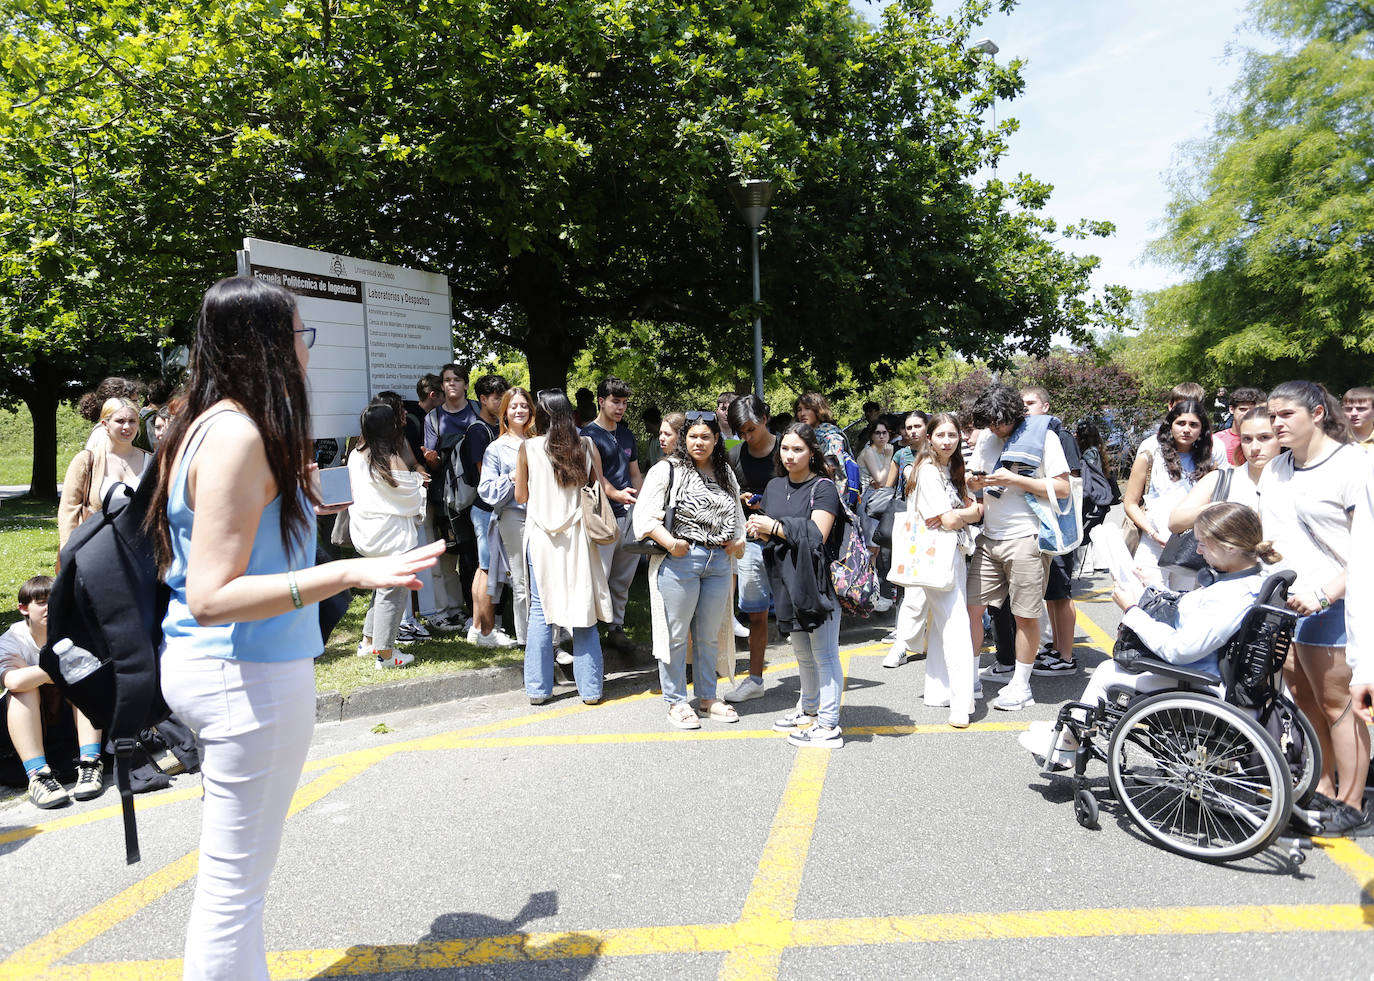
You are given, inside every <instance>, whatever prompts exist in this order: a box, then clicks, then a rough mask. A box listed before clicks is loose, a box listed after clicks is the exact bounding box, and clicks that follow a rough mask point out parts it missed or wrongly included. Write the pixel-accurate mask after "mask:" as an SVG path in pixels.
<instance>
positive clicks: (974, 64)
mask: <svg viewBox="0 0 1374 981" xmlns="http://www.w3.org/2000/svg"><path fill="white" fill-rule="evenodd" d="M0 4H3V5H4V9H5V10H6V11H7V12H6V14H5V17H6V23H7V24H8V25H9V27H10V28H11V30H10V36H11V37H14V38H18V39H21V40H22V42H23V43H22V45H19V46H16V47H10V48H7V49H6V52H5V53H4V54H0V66H3V70H2V71H0V87H2V90H0V154H2V155H3V156H2V157H0V172H4V171H6V170H9V169H10V167H11V166H12V164H11V161H13V160H16V159H21V158H24V159H27V158H26V155H34V154H36V155H38V156H40V157H42V158H44V159H54V160H58V161H59V163H58V164H53V165H52V166H50V167H48V168H47V169H46V170H44V169H42V168H39V169H38V170H35V169H34V168H33V167H32V166H29V165H28V164H25V166H24V167H22V168H19V169H18V170H17V171H15V172H16V173H18V174H19V176H18V177H17V178H16V179H15V180H14V181H12V182H11V183H10V184H8V185H6V187H5V195H6V197H5V203H4V208H5V211H6V213H7V214H10V213H12V215H13V216H16V221H15V222H14V225H15V229H16V230H15V233H14V234H13V235H9V236H7V238H6V249H7V254H12V255H14V256H16V257H17V258H15V259H14V260H13V261H15V262H16V263H20V264H23V263H29V264H30V265H32V262H31V260H32V257H33V254H34V252H35V250H36V249H37V248H39V245H35V244H34V243H40V244H41V243H42V242H44V241H46V240H47V238H48V237H50V236H51V234H52V229H51V228H50V226H51V225H52V222H53V215H54V214H55V212H53V210H52V204H51V203H50V202H56V201H57V200H58V198H59V197H60V195H59V194H58V189H59V188H60V187H62V186H64V185H62V179H66V180H67V181H68V185H67V186H69V187H71V188H74V189H75V190H74V193H75V194H77V195H78V196H80V197H81V198H82V200H83V201H86V202H88V207H89V209H90V211H91V213H92V217H91V218H89V219H86V220H85V224H86V226H88V227H86V228H83V227H82V225H83V223H82V222H78V223H77V227H76V228H74V229H73V234H74V235H75V236H81V235H83V233H84V245H83V249H84V253H83V256H82V257H81V258H79V259H74V260H73V261H72V262H71V263H70V265H69V275H68V280H70V279H71V278H72V277H76V278H78V279H79V278H80V277H82V276H85V277H87V278H88V280H92V281H94V280H95V279H98V280H100V283H99V285H98V287H97V288H95V289H93V290H91V291H90V294H93V295H94V299H95V301H96V302H94V303H93V304H91V305H89V306H86V305H83V304H79V303H77V302H75V300H74V299H72V298H67V297H64V296H62V295H60V294H59V293H57V292H54V293H52V294H51V301H52V302H53V303H54V304H56V305H57V307H58V308H59V309H61V310H63V311H65V312H66V314H67V315H68V316H73V317H76V318H77V319H78V321H79V322H80V323H82V324H84V327H85V329H87V330H93V329H94V328H95V327H96V326H97V325H99V326H100V327H101V329H103V330H106V331H110V332H112V333H113V334H114V336H120V337H127V336H129V335H130V334H131V333H132V334H133V335H135V336H140V332H142V334H144V335H148V334H153V335H156V334H160V333H166V332H167V331H168V330H171V329H173V328H174V327H175V326H176V325H177V324H184V323H185V321H186V317H187V315H188V314H189V312H190V310H192V309H193V307H194V298H195V296H196V295H197V293H198V292H199V291H200V290H203V289H204V287H205V286H206V285H207V284H208V283H209V282H211V281H212V280H213V279H214V278H216V277H218V276H220V275H223V274H225V273H226V272H228V271H230V270H231V266H230V256H231V255H232V250H233V249H234V248H236V247H237V246H238V244H239V240H240V239H241V238H242V237H243V236H245V235H251V236H255V237H260V238H268V239H276V240H280V241H285V242H290V243H294V244H299V245H303V246H307V247H317V248H327V249H330V250H335V251H341V252H349V253H352V254H356V255H360V256H368V257H371V258H376V259H379V260H384V261H394V262H403V263H409V264H414V265H419V266H424V267H427V268H431V269H436V270H438V271H440V272H443V273H444V274H445V275H447V276H448V277H449V280H450V282H451V284H452V287H453V292H454V300H455V308H456V310H455V316H456V318H457V319H458V321H459V324H458V328H457V330H458V336H459V337H461V338H464V339H466V338H472V339H474V340H476V341H477V342H479V343H481V344H483V345H492V344H495V345H500V346H504V347H506V348H513V349H516V350H519V351H521V352H523V353H524V354H525V356H526V357H527V358H528V361H529V366H530V375H531V379H532V382H533V384H534V385H536V386H537V387H538V386H545V385H555V384H560V383H561V382H562V381H563V380H564V377H565V376H566V372H567V370H568V367H569V365H570V364H571V363H572V360H573V358H574V357H575V356H576V355H577V354H578V352H580V351H583V350H584V349H586V348H587V346H588V345H589V343H591V342H592V341H593V339H597V340H598V343H599V344H603V345H605V344H610V346H612V347H616V346H618V347H619V348H620V349H621V350H629V351H634V352H636V353H639V354H641V355H642V356H644V357H646V358H650V359H652V360H653V362H654V363H656V364H660V365H661V366H662V367H663V369H664V370H665V371H673V372H680V373H684V375H685V376H686V377H698V378H708V377H712V376H713V375H715V374H718V373H719V366H720V365H721V364H739V365H747V363H748V359H749V353H748V337H749V331H748V328H747V324H748V320H749V319H750V317H751V313H752V311H751V310H750V309H749V307H750V304H749V302H748V295H749V294H748V285H747V284H748V250H747V241H748V239H747V231H746V230H745V228H744V226H743V224H742V222H741V221H740V219H739V218H738V217H737V216H736V215H735V213H734V210H733V208H732V206H731V203H730V199H729V196H728V192H727V186H728V184H729V183H730V182H731V181H732V180H735V179H738V178H740V177H754V178H768V179H771V180H773V181H774V182H775V184H776V185H777V187H778V192H777V197H776V198H775V201H774V208H773V210H772V212H771V213H770V215H769V218H768V221H767V223H766V225H765V229H764V236H763V242H764V247H763V292H764V297H765V309H764V315H765V329H766V333H767V337H768V342H769V348H770V352H771V357H772V359H773V362H774V364H775V365H780V364H785V363H795V362H799V361H803V360H805V361H808V362H809V363H810V364H811V365H812V366H814V367H815V368H816V370H817V371H819V372H820V373H821V374H822V375H823V376H834V375H835V374H836V373H837V372H838V371H839V370H840V369H841V368H842V367H844V368H846V369H848V370H849V371H850V372H852V374H853V375H854V377H857V378H859V379H863V378H866V377H871V376H872V375H874V374H881V373H883V372H884V371H888V370H890V367H891V365H892V364H895V363H897V362H899V361H901V360H902V359H904V358H906V357H907V356H909V355H910V354H911V353H912V352H913V351H933V352H938V351H945V350H949V351H957V352H960V353H964V354H968V355H974V356H984V357H991V358H994V359H1006V358H1007V357H1009V356H1010V355H1012V354H1013V353H1015V351H1016V350H1018V349H1021V350H1026V351H1031V352H1043V351H1044V350H1046V349H1047V348H1048V345H1049V342H1050V339H1051V337H1052V336H1054V335H1055V334H1056V333H1059V334H1067V335H1070V336H1072V337H1075V338H1082V337H1083V336H1084V332H1085V329H1086V328H1087V327H1088V326H1096V325H1099V324H1101V323H1103V322H1110V321H1112V320H1113V319H1114V318H1115V317H1116V316H1117V315H1118V313H1119V311H1120V304H1121V295H1120V293H1119V291H1107V292H1106V293H1105V294H1104V295H1103V296H1100V297H1094V296H1091V295H1090V293H1089V285H1088V277H1089V275H1090V273H1091V271H1092V269H1093V268H1094V265H1095V260H1093V259H1091V258H1080V257H1075V256H1071V255H1069V254H1067V253H1065V252H1063V251H1061V250H1059V249H1057V248H1056V247H1055V246H1054V245H1053V242H1052V239H1053V238H1054V237H1055V236H1057V235H1059V234H1068V235H1099V234H1107V233H1109V232H1110V230H1111V229H1110V226H1109V225H1106V224H1104V223H1095V222H1083V223H1081V224H1080V225H1077V226H1074V227H1072V228H1068V229H1059V228H1057V227H1056V226H1055V225H1054V223H1053V222H1052V221H1050V220H1049V219H1047V218H1046V217H1044V215H1043V214H1042V213H1041V208H1042V206H1043V205H1044V203H1045V200H1046V199H1047V196H1048V194H1049V190H1050V189H1049V187H1048V185H1045V184H1043V183H1041V182H1038V181H1036V180H1035V179H1033V178H1031V177H1030V176H1028V175H1019V176H1018V177H1017V178H1016V179H1014V180H1010V181H1001V180H997V179H996V178H993V179H990V180H983V179H981V178H979V176H978V175H979V174H980V173H985V172H986V171H987V169H989V165H990V164H991V163H993V162H994V161H995V160H996V159H997V157H998V155H999V154H1000V153H1001V152H1002V150H1003V149H1004V147H1005V141H1006V139H1007V138H1008V136H1009V134H1010V132H1012V130H1013V129H1014V124H1012V123H1010V122H1006V121H1004V122H1003V124H1002V125H1001V126H1000V127H998V128H996V129H992V128H990V127H989V126H988V125H987V124H986V123H985V116H986V115H987V114H988V113H987V110H988V109H989V107H990V106H991V104H992V102H993V101H994V100H1009V99H1012V98H1014V97H1015V95H1016V94H1017V93H1018V92H1019V91H1020V90H1021V87H1022V84H1023V83H1022V79H1021V75H1020V70H1019V68H1020V66H1019V64H1018V63H1016V62H1014V61H1013V62H1009V63H999V62H997V61H994V60H992V59H988V58H982V57H979V56H978V55H977V54H976V53H970V52H968V50H967V42H968V38H969V34H970V32H971V31H972V30H973V29H974V28H975V27H976V26H977V24H978V23H979V22H980V20H981V19H982V18H983V17H985V16H986V14H987V12H988V11H989V9H990V7H991V4H990V3H989V2H987V0H966V3H965V4H964V6H963V7H962V8H961V10H960V11H959V12H958V13H957V14H956V15H955V16H952V17H944V18H941V17H936V16H934V15H933V14H932V12H931V4H930V2H929V0H903V2H898V3H895V4H893V5H891V6H890V7H888V8H887V9H886V10H885V11H884V12H883V15H882V19H881V22H880V23H878V24H876V25H868V24H865V23H864V22H862V21H861V20H860V19H859V18H857V17H856V16H855V15H854V13H853V11H852V10H851V8H850V7H849V5H848V4H847V3H846V2H842V0H777V2H773V3H769V4H754V3H748V2H746V3H738V2H724V0H712V2H696V3H687V2H674V0H558V2H554V0H483V2H478V3H472V4H410V5H396V4H389V3H382V2H380V0H317V2H306V3H287V2H283V0H214V2H211V0H146V2H140V3H134V2H132V0H87V2H86V3H83V4H68V3H60V2H56V0H0ZM999 5H1000V6H1002V7H1006V6H1009V5H1010V3H1009V0H1003V2H1002V3H1000V4H999ZM24 46H27V48H25V47H24ZM21 106H22V108H20V107H21ZM73 106H78V107H79V108H80V109H81V113H82V115H83V117H84V118H85V122H84V123H83V124H82V125H81V126H80V127H79V129H80V130H81V133H80V134H78V133H76V132H74V131H72V130H70V129H64V128H63V126H64V124H63V123H62V122H61V121H62V120H64V119H66V118H67V117H68V116H69V115H70V114H71V109H72V107H73ZM21 113H22V114H27V115H25V116H24V117H23V118H20V114H21ZM34 120H40V121H46V122H45V123H44V124H43V125H41V126H40V125H39V124H38V123H35V122H34ZM80 140H86V141H87V142H88V143H89V142H90V141H92V140H94V142H95V146H94V148H93V149H88V150H74V149H73V147H74V146H75V145H76V144H77V143H79V142H80ZM25 144H27V145H25ZM83 154H84V156H82V155H83ZM78 156H81V157H82V161H81V164H80V166H76V167H68V168H67V169H66V170H65V171H63V170H62V167H61V166H60V162H62V161H68V160H70V159H72V158H74V157H78ZM60 178H62V179H60ZM33 186H39V187H43V188H47V191H48V192H51V193H49V194H48V196H47V198H46V199H44V200H43V201H39V200H38V199H37V198H33V197H27V198H26V197H25V195H27V194H31V193H32V187H33ZM12 201H13V202H18V203H17V204H11V202H12ZM18 219H22V221H20V220H18ZM26 234H27V237H25V235H26ZM59 241H68V239H65V238H62V239H59ZM36 286H37V288H38V289H40V290H42V289H44V288H47V287H49V286H51V282H50V281H49V279H48V278H47V277H46V276H42V275H40V276H39V277H38V279H37V280H36ZM88 295H89V294H88ZM121 297H124V298H127V299H129V300H131V301H133V302H122V301H121V300H120V298H121ZM17 316H18V314H17V313H15V312H14V311H10V312H7V313H6V315H5V318H4V321H3V329H6V330H10V329H11V327H12V325H13V324H16V323H18V322H19V321H18V319H16V318H17ZM150 320H152V321H155V322H154V323H152V324H150V323H149V321H150ZM631 325H640V326H638V327H636V328H635V329H631ZM646 333H647V334H648V339H647V342H642V341H641V338H643V337H644V335H645V334H646ZM608 338H609V340H608ZM18 349H19V348H16V350H18Z"/></svg>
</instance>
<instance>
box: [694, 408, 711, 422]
mask: <svg viewBox="0 0 1374 981" xmlns="http://www.w3.org/2000/svg"><path fill="white" fill-rule="evenodd" d="M715 417H716V414H715V413H714V412H710V411H705V410H700V409H698V410H695V411H692V412H689V413H687V421H688V422H705V421H706V420H707V419H714V418H715Z"/></svg>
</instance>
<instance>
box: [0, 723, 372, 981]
mask: <svg viewBox="0 0 1374 981" xmlns="http://www.w3.org/2000/svg"><path fill="white" fill-rule="evenodd" d="M370 752H372V753H373V755H374V756H375V758H373V759H365V760H360V761H358V762H356V763H354V764H353V765H352V766H346V767H339V768H338V769H335V770H331V771H330V772H328V773H326V774H325V775H324V776H322V777H317V778H316V779H314V780H312V781H311V782H310V783H308V784H306V785H305V786H304V787H301V788H300V789H298V790H297V791H296V793H295V795H294V796H293V797H292V799H291V807H290V809H289V810H288V811H287V816H288V817H290V816H291V815H293V814H296V813H297V812H299V811H300V810H301V809H302V808H305V807H309V806H310V805H311V804H313V803H315V802H316V801H318V800H319V799H320V798H321V797H323V796H324V795H325V794H327V793H329V792H330V791H331V790H334V789H336V788H338V787H339V786H341V785H342V784H344V783H346V782H347V781H349V780H352V779H353V778H354V777H356V776H357V775H358V774H360V773H362V772H363V771H365V770H367V769H368V768H369V767H371V766H372V765H373V764H374V763H376V762H377V761H378V760H380V759H382V758H384V755H385V754H379V753H378V751H376V750H373V751H370ZM197 854H198V852H196V851H192V852H188V853H187V854H185V855H183V856H182V857H181V858H179V859H176V860H175V861H173V862H171V863H170V864H168V865H165V866H163V867H162V868H161V869H159V870H157V871H156V872H154V873H152V874H151V875H149V876H147V877H145V878H143V879H140V880H139V881H138V882H136V883H134V884H133V885H132V886H129V887H128V888H127V889H125V890H124V891H122V892H120V893H117V894H116V895H114V896H112V897H111V898H110V899H107V900H105V902H103V903H99V904H98V905H96V906H95V907H93V908H92V909H90V910H88V911H86V912H85V913H82V914H81V915H80V916H77V917H76V918H75V919H73V920H70V921H69V922H67V923H65V924H63V925H62V926H60V927H58V928H57V929H56V930H53V931H52V932H51V933H49V934H47V935H46V936H44V937H40V938H39V939H38V940H35V941H34V942H33V943H31V944H29V945H28V946H26V947H23V948H21V949H19V950H18V951H16V952H15V953H14V954H12V955H11V956H10V957H8V958H7V959H6V960H4V961H3V962H0V977H8V976H11V975H10V973H9V972H11V971H15V972H18V973H16V974H15V975H14V976H16V977H24V976H28V975H29V974H41V973H43V972H44V971H45V970H46V969H47V968H49V967H51V966H52V965H53V964H54V963H55V962H56V961H58V960H61V959H62V958H63V957H66V956H67V955H68V954H70V953H72V952H73V951H75V950H77V949H79V948H81V947H83V946H85V945H86V944H88V943H90V942H91V941H92V940H94V939H95V938H96V937H98V936H100V935H101V934H103V933H105V932H106V931H107V930H111V929H113V928H114V927H116V926H118V925H119V924H120V923H122V922H124V921H125V920H127V919H128V918H129V917H131V916H133V915H134V914H135V913H138V912H139V911H141V910H142V909H144V908H145V907H147V906H148V905H149V904H150V903H152V902H154V901H155V900H157V899H160V898H161V897H163V896H165V895H166V894H167V893H169V892H171V891H172V890H173V889H175V888H177V887H178V886H180V885H183V884H185V883H186V882H188V881H189V880H190V879H191V878H192V877H193V876H194V875H195V874H196V866H197V864H198V863H197Z"/></svg>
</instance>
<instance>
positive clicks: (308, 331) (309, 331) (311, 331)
mask: <svg viewBox="0 0 1374 981" xmlns="http://www.w3.org/2000/svg"><path fill="white" fill-rule="evenodd" d="M295 333H297V334H304V335H305V348H306V350H307V351H308V350H310V348H312V347H314V346H315V328H314V327H302V328H301V329H300V330H298V331H295Z"/></svg>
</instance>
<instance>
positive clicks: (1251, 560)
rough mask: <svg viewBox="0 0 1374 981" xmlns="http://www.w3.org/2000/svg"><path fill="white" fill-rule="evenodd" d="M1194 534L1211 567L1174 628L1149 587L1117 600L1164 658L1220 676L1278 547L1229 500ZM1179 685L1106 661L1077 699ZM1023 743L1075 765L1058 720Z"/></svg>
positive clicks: (1206, 513)
mask: <svg viewBox="0 0 1374 981" xmlns="http://www.w3.org/2000/svg"><path fill="white" fill-rule="evenodd" d="M1193 529H1194V533H1195V534H1196V535H1197V544H1198V551H1199V552H1200V553H1201V554H1202V557H1203V558H1204V559H1205V560H1206V561H1207V568H1205V569H1203V570H1202V572H1200V573H1199V574H1198V584H1199V588H1197V589H1194V590H1192V591H1191V592H1188V593H1184V594H1183V595H1182V596H1181V597H1180V598H1179V601H1178V621H1177V624H1176V625H1175V624H1171V623H1166V622H1164V621H1161V620H1156V619H1155V618H1154V617H1152V616H1151V615H1150V614H1149V613H1147V612H1146V611H1145V610H1144V609H1142V608H1141V606H1140V601H1141V599H1142V596H1143V589H1141V590H1135V589H1131V588H1129V587H1124V586H1122V585H1121V584H1118V585H1117V587H1116V589H1115V590H1114V591H1113V593H1112V599H1113V600H1115V601H1116V605H1117V606H1119V607H1121V608H1122V609H1123V610H1124V611H1125V615H1124V616H1122V618H1121V623H1122V625H1124V626H1127V627H1129V628H1130V629H1131V630H1133V631H1135V633H1136V635H1137V636H1138V637H1139V638H1140V640H1141V642H1142V643H1143V644H1144V645H1145V646H1146V647H1147V648H1149V650H1150V651H1151V652H1152V653H1153V654H1154V655H1155V656H1156V657H1158V658H1159V659H1160V660H1163V661H1168V662H1169V663H1170V664H1186V665H1189V666H1191V667H1193V668H1195V669H1197V670H1199V671H1206V672H1210V673H1212V674H1217V673H1218V654H1219V652H1220V651H1221V649H1222V647H1223V646H1224V645H1225V643H1226V641H1227V640H1228V639H1230V637H1231V635H1232V634H1234V633H1235V632H1236V630H1237V629H1239V627H1240V625H1241V621H1243V620H1244V619H1245V615H1246V613H1247V612H1249V610H1250V608H1251V607H1252V606H1253V605H1254V604H1255V600H1256V599H1257V598H1258V597H1259V593H1260V587H1261V586H1263V585H1264V580H1265V577H1264V575H1263V574H1262V572H1261V563H1262V562H1263V563H1268V564H1273V563H1275V562H1278V561H1279V559H1280V558H1281V556H1280V555H1279V554H1278V553H1277V552H1275V551H1274V548H1273V545H1272V543H1270V542H1268V541H1264V540H1262V535H1263V531H1262V529H1261V527H1260V518H1259V515H1258V514H1257V513H1255V511H1254V509H1253V508H1250V507H1247V506H1246V505H1244V504H1236V503H1234V502H1229V501H1223V502H1219V503H1216V504H1211V505H1208V506H1207V507H1206V508H1204V509H1203V510H1202V511H1201V512H1200V513H1199V514H1198V516H1197V520H1196V523H1195V524H1194V526H1193ZM1177 684H1178V683H1177V682H1176V681H1174V680H1173V679H1171V678H1166V677H1162V676H1161V675H1158V674H1153V673H1151V672H1148V671H1146V672H1141V673H1138V674H1136V673H1132V672H1129V671H1127V670H1125V669H1124V668H1122V667H1120V666H1119V665H1118V664H1117V663H1116V662H1115V661H1104V662H1103V663H1102V664H1100V665H1098V667H1097V670H1096V671H1094V672H1093V675H1092V678H1091V679H1089V681H1088V686H1087V688H1086V689H1084V691H1083V694H1082V696H1081V697H1080V698H1079V701H1080V702H1084V703H1086V704H1088V705H1096V704H1097V702H1098V701H1099V700H1100V699H1102V698H1103V697H1104V696H1105V695H1106V693H1107V690H1108V689H1109V688H1114V687H1120V688H1127V689H1131V690H1133V691H1139V692H1152V691H1159V690H1162V689H1166V688H1174V687H1177ZM1213 690H1214V691H1215V693H1216V694H1217V695H1218V696H1220V695H1221V694H1222V692H1221V687H1220V686H1217V687H1216V688H1215V689H1213ZM1020 743H1021V745H1022V746H1023V747H1025V748H1026V749H1028V750H1030V752H1031V753H1032V754H1033V755H1034V756H1035V757H1036V758H1037V759H1043V760H1045V763H1046V765H1047V766H1048V767H1050V768H1051V769H1068V768H1069V767H1070V766H1072V765H1073V757H1074V751H1075V750H1076V749H1077V748H1078V742H1077V740H1076V738H1075V737H1074V735H1073V733H1072V732H1070V731H1069V729H1068V727H1065V728H1064V729H1063V730H1061V731H1060V733H1059V736H1058V738H1057V739H1055V733H1054V723H1053V722H1032V723H1031V727H1030V730H1029V731H1027V732H1024V733H1022V734H1021V736H1020ZM1052 743H1053V745H1052Z"/></svg>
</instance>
